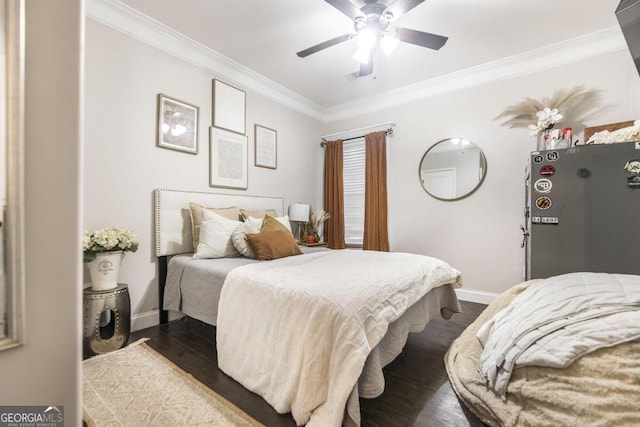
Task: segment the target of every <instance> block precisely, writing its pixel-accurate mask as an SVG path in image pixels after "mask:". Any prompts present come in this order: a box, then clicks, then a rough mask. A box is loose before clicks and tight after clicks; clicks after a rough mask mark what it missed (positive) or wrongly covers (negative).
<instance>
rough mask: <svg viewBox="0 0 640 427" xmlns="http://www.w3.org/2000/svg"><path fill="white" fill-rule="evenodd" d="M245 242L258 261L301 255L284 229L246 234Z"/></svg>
mask: <svg viewBox="0 0 640 427" xmlns="http://www.w3.org/2000/svg"><path fill="white" fill-rule="evenodd" d="M247 240H248V241H249V244H250V245H251V247H252V248H253V250H254V251H255V253H256V255H257V256H258V259H260V260H263V261H269V260H273V259H278V258H284V257H288V256H294V255H302V251H301V250H300V248H299V247H298V244H297V243H296V241H295V240H293V236H292V235H291V233H289V232H288V231H287V230H286V229H284V230H276V231H267V232H264V231H261V232H260V233H257V234H247Z"/></svg>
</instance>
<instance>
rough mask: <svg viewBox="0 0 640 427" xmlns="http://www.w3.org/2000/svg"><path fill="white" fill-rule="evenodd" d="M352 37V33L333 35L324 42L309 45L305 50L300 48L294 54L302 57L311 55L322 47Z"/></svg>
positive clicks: (324, 47)
mask: <svg viewBox="0 0 640 427" xmlns="http://www.w3.org/2000/svg"><path fill="white" fill-rule="evenodd" d="M352 37H353V34H343V35H341V36H338V37H334V38H332V39H330V40H327V41H325V42H322V43H319V44H317V45H315V46H311V47H309V48H307V49H305V50H301V51H300V52H298V53H296V55H298V56H299V57H300V58H304V57H306V56H309V55H311V54H312V53H316V52H318V51H321V50H322V49H326V48H328V47H331V46H334V45H337V44H338V43H342V42H346V41H347V40H349V39H351V38H352Z"/></svg>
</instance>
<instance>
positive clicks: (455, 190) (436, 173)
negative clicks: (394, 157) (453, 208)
mask: <svg viewBox="0 0 640 427" xmlns="http://www.w3.org/2000/svg"><path fill="white" fill-rule="evenodd" d="M486 173H487V161H486V159H485V157H484V153H483V152H482V150H481V149H480V148H479V147H478V146H477V145H475V144H474V143H472V142H471V141H469V140H467V139H464V138H448V139H444V140H442V141H439V142H437V143H436V144H434V145H433V146H432V147H431V148H429V149H428V150H427V152H426V153H424V156H422V160H421V161H420V167H419V169H418V174H419V178H420V183H421V184H422V188H424V190H425V191H426V192H427V193H429V194H430V195H431V196H433V197H435V198H436V199H438V200H460V199H463V198H465V197H467V196H469V195H471V194H473V192H474V191H476V190H477V189H478V187H480V184H482V181H483V180H484V176H485V174H486Z"/></svg>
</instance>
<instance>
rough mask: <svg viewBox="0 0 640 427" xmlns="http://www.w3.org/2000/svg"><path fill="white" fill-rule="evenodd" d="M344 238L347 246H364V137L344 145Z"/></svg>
mask: <svg viewBox="0 0 640 427" xmlns="http://www.w3.org/2000/svg"><path fill="white" fill-rule="evenodd" d="M343 185H344V234H345V235H344V238H345V243H346V244H347V246H362V241H363V238H364V185H365V144H364V138H358V139H355V140H352V141H348V142H345V143H344V145H343Z"/></svg>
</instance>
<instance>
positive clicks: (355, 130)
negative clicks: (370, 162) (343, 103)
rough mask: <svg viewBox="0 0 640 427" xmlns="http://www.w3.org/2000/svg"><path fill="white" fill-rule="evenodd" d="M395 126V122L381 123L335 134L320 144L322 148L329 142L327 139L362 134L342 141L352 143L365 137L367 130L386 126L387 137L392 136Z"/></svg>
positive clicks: (324, 137) (327, 136)
mask: <svg viewBox="0 0 640 427" xmlns="http://www.w3.org/2000/svg"><path fill="white" fill-rule="evenodd" d="M395 125H396V124H395V123H393V122H389V123H380V124H377V125H372V126H367V127H364V128H359V129H352V130H348V131H344V132H338V133H333V134H331V135H325V136H322V137H321V139H322V142H321V143H320V146H321V147H324V145H325V143H326V142H327V139H329V138H334V137H336V136H339V135H348V134H352V133H356V132H358V133H361V134H360V135H356V136H352V137H349V138H343V139H342V141H352V140H354V139H359V138H362V137H364V136H365V133H363V132H365V131H367V130H374V129H380V128H383V127H385V126H388V127H387V129H385V130H384V131H385V133H386V134H387V136H392V135H393V127H394V126H395ZM381 130H382V129H381ZM339 139H340V138H339Z"/></svg>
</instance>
